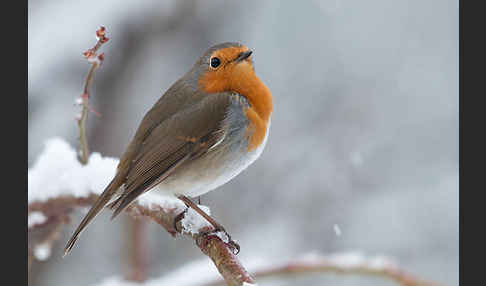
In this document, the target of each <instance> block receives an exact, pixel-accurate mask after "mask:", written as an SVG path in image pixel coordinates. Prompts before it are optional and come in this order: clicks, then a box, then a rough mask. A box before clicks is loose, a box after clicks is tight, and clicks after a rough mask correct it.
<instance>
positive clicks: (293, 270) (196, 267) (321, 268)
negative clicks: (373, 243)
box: [94, 251, 438, 286]
mask: <svg viewBox="0 0 486 286" xmlns="http://www.w3.org/2000/svg"><path fill="white" fill-rule="evenodd" d="M246 264H247V266H248V269H249V270H250V271H251V272H252V273H253V274H254V277H255V278H262V279H263V278H269V277H274V278H275V277H279V276H283V277H285V276H289V275H293V276H297V275H305V274H309V273H335V274H343V275H353V274H355V275H367V276H378V277H383V278H384V279H390V280H392V281H395V282H396V283H397V285H402V286H438V284H436V283H433V282H429V281H423V280H421V279H418V278H416V277H414V276H412V275H411V274H409V273H407V272H406V271H404V270H401V269H400V268H399V267H398V266H397V265H396V264H395V263H394V262H393V261H391V260H390V259H389V258H387V257H384V256H366V255H364V254H363V253H361V252H358V251H351V252H343V253H336V254H328V255H323V254H316V253H308V254H305V255H303V256H300V257H297V258H295V259H292V260H289V261H287V262H282V261H276V260H275V259H262V258H261V257H258V258H257V259H253V260H251V259H250V260H249V261H247V262H246ZM188 273H191V275H188ZM194 276H196V277H198V279H197V280H196V279H192V278H193V277H194ZM224 284H225V283H224V281H222V280H221V279H220V278H219V277H218V273H217V271H216V270H215V269H213V268H212V267H210V266H209V265H208V263H207V261H206V260H197V261H193V262H190V263H188V264H186V265H184V266H182V267H181V268H179V269H177V270H175V271H173V272H172V273H170V274H168V275H166V276H163V277H161V278H152V279H149V280H147V281H145V282H144V283H142V284H133V283H132V282H130V281H126V280H124V279H123V278H120V277H116V276H115V277H109V278H107V279H105V280H103V281H101V282H100V283H98V284H96V285H94V286H114V285H117V286H135V285H137V286H156V285H157V286H169V285H187V286H219V285H224ZM243 285H256V284H243Z"/></svg>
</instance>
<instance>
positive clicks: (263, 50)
mask: <svg viewBox="0 0 486 286" xmlns="http://www.w3.org/2000/svg"><path fill="white" fill-rule="evenodd" d="M28 5H29V6H28V17H29V18H28V33H29V36H28V37H29V46H28V77H29V78H28V88H29V97H28V111H29V112H28V116H29V118H28V120H29V127H28V136H29V142H28V144H29V150H28V152H29V153H28V158H29V167H30V166H32V164H33V163H34V162H35V160H36V158H37V156H38V155H39V154H40V152H41V151H42V149H43V147H44V142H45V141H46V140H47V139H48V138H51V137H53V136H59V137H62V138H64V139H66V140H67V141H68V142H70V143H71V145H72V146H78V145H77V127H76V122H75V119H74V117H75V114H76V113H77V112H78V111H79V110H80V108H79V107H77V106H74V100H75V98H77V97H78V96H79V95H80V93H81V89H82V83H83V80H84V77H85V75H86V73H87V70H88V67H89V66H88V64H87V63H86V61H85V60H84V59H83V57H82V55H81V53H82V52H83V51H84V50H86V49H87V48H89V47H91V46H92V45H93V44H94V43H95V41H96V39H95V37H94V31H95V30H96V29H97V28H98V26H99V25H104V26H106V27H107V30H108V37H110V39H111V40H110V41H109V42H108V44H106V45H105V46H104V47H103V50H102V51H104V52H105V61H104V63H103V66H102V67H101V69H99V71H98V72H97V75H96V78H95V82H94V85H93V87H92V93H93V99H92V101H91V104H92V105H93V107H94V108H95V109H96V110H97V111H99V112H100V113H102V115H103V116H102V117H101V118H97V117H96V116H94V115H93V114H90V117H89V119H88V136H89V137H88V140H89V143H90V148H91V151H97V152H101V153H102V154H103V155H104V156H112V157H119V156H120V154H121V153H122V152H123V150H124V149H125V147H126V146H127V144H128V142H129V140H130V139H131V137H132V136H133V134H134V132H135V129H136V127H137V126H138V124H139V122H140V120H141V119H142V117H143V115H144V114H145V112H146V111H147V110H148V109H149V108H150V107H151V106H152V104H153V103H154V102H155V101H156V100H157V99H158V98H159V97H160V96H161V94H162V93H163V92H164V91H165V90H166V89H167V88H168V87H169V86H170V84H171V83H173V82H174V81H175V80H176V79H178V78H179V77H180V76H181V75H182V74H183V73H185V72H186V71H187V70H188V69H189V68H190V67H191V66H192V64H193V63H194V61H195V60H196V59H197V58H198V57H199V56H200V55H201V54H202V53H203V52H204V51H205V50H206V49H207V48H208V47H209V46H211V45H213V44H216V43H220V42H226V41H239V42H241V43H244V44H245V45H247V46H248V47H249V48H250V49H252V50H253V51H254V59H255V62H256V72H257V74H258V76H259V77H260V78H261V79H262V80H263V81H264V82H265V83H266V84H267V86H268V87H269V88H270V90H271V91H272V92H273V95H274V102H275V109H274V110H275V111H274V114H273V118H272V128H271V132H270V136H269V140H268V144H267V147H266V149H265V151H264V152H263V154H262V156H261V158H260V159H259V160H258V161H256V163H255V164H253V165H252V166H251V167H250V168H249V169H247V170H246V171H245V172H243V173H242V174H241V175H240V176H238V177H237V178H235V179H234V180H233V181H231V182H230V183H228V184H226V185H224V186H223V187H221V188H219V189H217V190H215V191H213V192H211V193H209V194H207V195H205V196H203V197H202V203H203V204H205V205H208V206H210V207H211V212H212V214H213V215H214V216H215V217H216V218H217V219H218V220H219V221H220V222H221V223H222V224H223V225H224V226H225V227H226V229H227V230H229V232H230V233H231V234H232V236H233V237H234V238H235V239H237V240H238V242H239V243H240V245H241V246H242V252H241V253H240V254H239V257H240V258H241V260H242V261H243V263H244V264H245V261H246V262H248V263H250V262H251V261H255V260H258V261H264V260H266V259H268V260H271V261H274V260H285V259H289V258H292V257H295V256H298V255H300V254H302V253H307V252H312V251H314V252H319V253H323V254H326V253H335V252H342V251H349V250H359V251H362V252H364V253H366V254H370V255H376V254H383V255H386V256H389V257H392V258H394V260H395V261H396V262H397V263H398V264H399V265H400V266H402V267H403V268H404V269H407V270H408V271H410V272H411V273H413V274H415V275H417V276H419V277H421V278H425V279H430V280H435V281H438V282H441V283H443V284H444V285H458V257H459V256H458V241H459V239H458V193H459V189H458V2H457V1H452V0H447V1H444V0H425V1H419V0H411V1H405V0H402V1H398V0H396V1H385V0H371V1H360V0H329V1H327V0H322V1H257V0H252V1H248V0H247V1H223V0H218V1H176V0H170V1H166V0H164V1H162V0H153V1H148V0H147V1H120V0H117V1H114V0H108V1H93V0H85V1H55V0H37V1H33V0H29V2H28ZM81 215H82V213H81V212H78V213H77V216H75V217H73V223H72V224H70V225H69V226H68V227H65V228H64V229H63V231H62V238H61V239H60V241H59V242H58V243H57V244H56V246H55V248H54V250H53V251H54V252H53V255H52V257H51V258H50V259H49V260H47V261H45V262H37V263H35V264H34V265H33V268H32V280H31V282H32V285H39V286H40V285H94V284H96V283H99V282H100V281H102V280H103V279H104V278H106V277H109V276H113V275H123V274H124V273H126V271H127V267H128V263H129V262H128V252H127V251H126V250H124V249H126V248H127V244H128V239H127V238H126V235H124V233H126V232H127V231H128V229H129V226H130V224H129V218H128V217H123V216H122V217H120V218H119V219H116V220H114V221H113V222H110V221H109V212H108V211H106V212H104V213H103V214H102V215H100V216H99V218H98V219H97V220H96V221H95V222H94V223H93V224H91V225H90V227H88V229H87V231H86V232H85V233H84V234H83V236H82V238H81V239H80V241H79V243H78V245H77V247H76V248H75V249H74V250H73V252H72V253H71V255H70V256H68V257H67V258H65V259H62V258H61V256H62V255H61V254H62V247H63V246H64V243H65V241H66V240H67V239H68V236H69V235H70V234H71V232H72V231H73V229H74V227H75V224H77V223H78V222H79V220H80V219H81ZM335 225H337V226H338V228H339V230H340V231H338V232H337V233H336V231H335V228H336V227H335ZM146 229H147V237H146V239H147V241H146V243H147V248H148V249H150V253H149V267H148V271H149V273H148V275H149V277H160V276H164V275H169V274H170V273H173V271H175V270H177V269H179V268H180V267H182V266H184V265H186V264H187V263H189V262H192V261H202V263H207V265H208V268H210V267H212V268H214V266H213V265H211V262H210V261H209V259H208V258H206V257H205V256H203V255H202V254H201V253H200V251H199V249H197V247H196V246H194V244H193V242H192V241H190V240H188V239H176V240H174V239H173V238H172V237H170V236H169V235H168V234H167V233H166V232H165V231H164V230H162V229H161V228H160V227H159V226H157V225H155V224H154V223H148V224H147V226H146ZM339 232H340V235H337V234H339ZM204 261H205V262H204ZM186 275H191V273H186ZM260 282H261V283H260V284H261V285H304V284H305V285H395V284H393V283H392V282H390V281H387V280H383V279H380V278H366V277H358V276H349V277H348V276H336V275H331V274H323V275H321V274H319V275H311V276H305V277H300V278H292V279H288V278H284V279H272V280H270V279H269V280H263V281H260Z"/></svg>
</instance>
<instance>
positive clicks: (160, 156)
mask: <svg viewBox="0 0 486 286" xmlns="http://www.w3.org/2000/svg"><path fill="white" fill-rule="evenodd" d="M251 54H252V51H250V50H248V48H247V47H246V46H244V45H242V44H239V43H223V44H218V45H215V46H213V47H211V48H209V49H208V50H207V51H206V52H205V53H204V55H203V56H202V57H201V58H199V60H198V61H197V62H196V63H195V64H194V66H193V67H192V68H191V70H189V72H187V73H186V74H185V75H184V76H183V77H182V78H180V79H179V80H177V81H176V82H175V83H174V84H173V85H172V86H171V87H170V88H169V89H168V90H167V91H166V92H165V93H164V94H163V95H162V97H161V98H160V99H159V100H158V101H157V102H156V103H155V105H154V106H152V108H151V109H150V110H149V111H148V112H147V114H146V115H145V116H144V118H143V120H142V122H141V123H140V125H139V127H138V129H137V132H136V133H135V136H134V137H133V139H132V141H131V142H130V144H129V145H128V147H127V149H126V150H125V153H124V154H123V155H122V156H121V158H120V162H119V164H118V167H117V171H116V175H115V177H114V178H113V179H112V181H111V182H110V183H109V184H108V186H107V187H106V188H105V190H104V191H103V193H102V194H101V196H100V197H99V198H98V199H97V201H96V202H95V204H94V205H93V206H92V207H91V209H90V210H89V212H88V214H86V216H85V217H84V219H83V220H82V221H81V223H80V224H79V226H78V228H77V229H76V231H75V232H74V234H73V235H72V237H71V239H70V240H69V241H68V243H67V245H66V248H65V254H67V253H68V252H69V251H70V250H71V249H72V247H73V246H74V243H75V242H76V240H77V238H78V236H79V234H80V233H81V231H82V230H83V229H84V228H85V227H86V225H87V224H88V223H89V222H90V221H91V220H92V219H93V218H94V217H95V216H96V215H97V214H98V213H99V212H100V211H101V210H102V209H103V208H104V207H105V206H108V207H109V208H111V209H112V210H114V212H113V216H112V218H114V217H115V216H117V215H118V214H119V213H120V212H121V211H123V210H124V209H126V208H127V207H128V206H129V205H130V203H132V202H133V201H134V200H135V199H137V198H138V196H140V195H142V194H143V193H145V192H147V191H149V190H152V192H158V193H160V194H163V195H166V196H167V195H168V196H170V195H173V196H176V197H178V198H179V199H181V200H183V201H184V202H185V203H186V205H188V207H192V208H194V209H195V210H196V211H198V209H199V208H198V207H197V205H196V204H194V203H192V201H191V200H190V199H189V198H188V196H189V197H196V196H200V195H202V194H204V193H207V192H209V191H211V190H214V189H215V188H217V187H219V186H221V185H223V184H225V183H226V182H228V181H229V180H231V179H232V178H234V177H235V176H236V175H238V174H239V173H240V172H241V171H243V170H244V169H245V168H247V167H248V166H249V165H250V164H251V163H253V162H254V161H255V160H256V159H257V158H258V157H259V156H260V154H261V153H262V151H263V148H264V146H265V143H266V141H267V136H268V130H269V128H270V117H271V114H272V110H273V103H272V94H271V92H270V90H269V89H268V88H267V87H266V86H265V84H264V83H263V82H261V81H260V79H259V78H258V77H257V76H256V74H255V69H254V66H253V61H252V58H251ZM198 212H200V213H201V212H202V211H201V210H200V209H199V211H198ZM201 215H203V216H204V217H205V218H206V219H207V220H208V221H210V222H211V223H212V224H213V225H214V226H215V228H219V229H222V227H221V226H220V225H219V224H217V223H216V222H215V221H214V220H213V219H212V218H211V217H209V216H208V215H206V214H205V213H204V212H202V213H201Z"/></svg>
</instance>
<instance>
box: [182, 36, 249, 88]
mask: <svg viewBox="0 0 486 286" xmlns="http://www.w3.org/2000/svg"><path fill="white" fill-rule="evenodd" d="M251 54H252V51H250V50H249V49H248V48H247V47H246V46H244V45H242V44H239V43H223V44H218V45H215V46H213V47H211V48H209V49H208V50H207V51H206V52H205V53H204V55H203V56H202V57H201V58H200V59H199V60H198V61H197V62H196V64H195V65H194V67H193V70H192V73H191V74H192V75H194V76H196V78H197V86H198V88H200V89H201V90H203V91H204V92H207V93H216V92H224V91H233V92H241V91H242V90H241V89H242V88H243V86H242V85H244V84H245V83H250V82H252V81H254V80H255V79H256V76H255V70H254V67H253V61H252V58H251Z"/></svg>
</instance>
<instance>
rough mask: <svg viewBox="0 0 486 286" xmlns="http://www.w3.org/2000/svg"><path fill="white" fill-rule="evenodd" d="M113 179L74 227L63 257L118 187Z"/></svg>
mask: <svg viewBox="0 0 486 286" xmlns="http://www.w3.org/2000/svg"><path fill="white" fill-rule="evenodd" d="M115 180H116V177H115V179H113V180H112V181H111V182H110V184H109V185H108V186H107V187H106V189H105V190H104V191H103V193H102V194H101V196H99V197H98V199H97V200H96V202H95V203H94V205H93V206H92V207H91V209H90V210H89V212H88V214H86V216H85V217H84V218H83V220H82V221H81V223H80V224H79V226H78V228H76V230H75V231H74V233H73V235H72V236H71V239H69V241H68V243H67V244H66V247H65V248H64V255H63V257H64V256H66V255H67V254H68V253H69V251H71V249H72V248H73V246H74V244H75V243H76V240H77V239H78V237H79V234H80V233H81V232H82V231H83V229H84V228H85V227H86V226H87V225H88V224H89V222H90V221H91V220H92V219H94V218H95V217H96V215H97V214H98V213H99V212H100V211H101V210H102V209H103V207H104V206H105V205H106V204H107V203H108V202H109V201H110V199H111V198H112V197H113V195H114V194H115V193H116V190H117V189H118V187H119V185H118V184H116V183H115Z"/></svg>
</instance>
